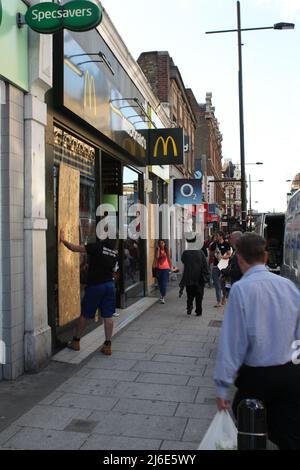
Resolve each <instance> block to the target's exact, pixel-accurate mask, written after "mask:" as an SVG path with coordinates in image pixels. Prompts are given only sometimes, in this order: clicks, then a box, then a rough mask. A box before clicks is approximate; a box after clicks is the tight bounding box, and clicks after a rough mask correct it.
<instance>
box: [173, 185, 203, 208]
mask: <svg viewBox="0 0 300 470" xmlns="http://www.w3.org/2000/svg"><path fill="white" fill-rule="evenodd" d="M174 204H178V205H181V206H183V205H190V204H193V205H198V204H202V184H201V180H199V179H190V180H189V179H174Z"/></svg>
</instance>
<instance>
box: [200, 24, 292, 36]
mask: <svg viewBox="0 0 300 470" xmlns="http://www.w3.org/2000/svg"><path fill="white" fill-rule="evenodd" d="M294 28H295V24H294V23H283V22H282V23H275V24H274V25H273V26H260V27H258V28H241V29H222V30H220V31H205V34H217V33H237V32H238V31H257V30H259V29H279V30H282V29H294Z"/></svg>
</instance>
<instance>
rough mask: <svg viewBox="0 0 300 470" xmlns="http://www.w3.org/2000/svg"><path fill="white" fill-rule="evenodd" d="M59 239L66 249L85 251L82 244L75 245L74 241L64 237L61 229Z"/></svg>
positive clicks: (77, 251) (78, 251)
mask: <svg viewBox="0 0 300 470" xmlns="http://www.w3.org/2000/svg"><path fill="white" fill-rule="evenodd" d="M60 241H61V243H63V244H64V245H65V247H66V248H68V250H71V251H74V253H86V249H85V246H84V245H75V244H74V243H70V242H68V241H67V240H66V239H65V232H64V230H63V229H61V231H60Z"/></svg>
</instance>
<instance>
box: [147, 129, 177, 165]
mask: <svg viewBox="0 0 300 470" xmlns="http://www.w3.org/2000/svg"><path fill="white" fill-rule="evenodd" d="M183 153H184V152H183V129H179V128H178V129H173V128H172V129H150V130H149V165H181V164H183Z"/></svg>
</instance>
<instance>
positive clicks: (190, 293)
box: [186, 284, 204, 315]
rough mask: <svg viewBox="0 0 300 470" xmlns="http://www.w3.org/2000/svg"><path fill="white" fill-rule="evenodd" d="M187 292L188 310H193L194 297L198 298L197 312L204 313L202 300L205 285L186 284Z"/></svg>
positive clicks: (198, 313)
mask: <svg viewBox="0 0 300 470" xmlns="http://www.w3.org/2000/svg"><path fill="white" fill-rule="evenodd" d="M186 294H187V307H186V308H187V311H188V312H189V313H191V312H192V310H193V303H194V299H196V314H197V315H202V300H203V295H204V285H203V284H202V285H198V286H186Z"/></svg>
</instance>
